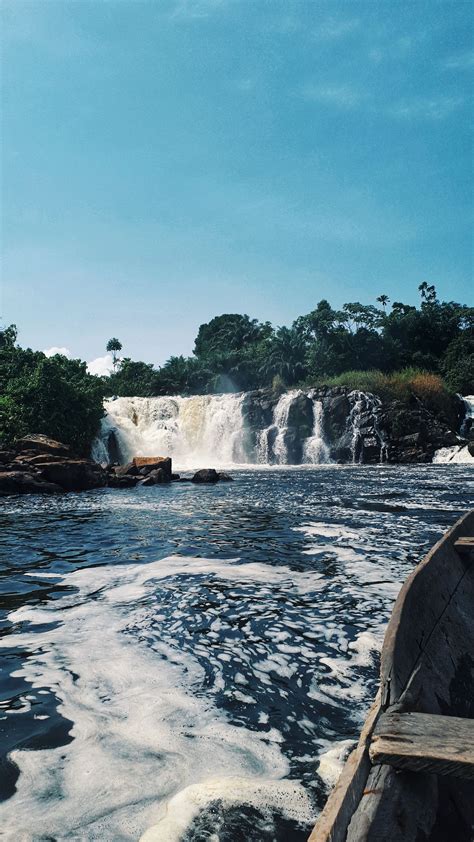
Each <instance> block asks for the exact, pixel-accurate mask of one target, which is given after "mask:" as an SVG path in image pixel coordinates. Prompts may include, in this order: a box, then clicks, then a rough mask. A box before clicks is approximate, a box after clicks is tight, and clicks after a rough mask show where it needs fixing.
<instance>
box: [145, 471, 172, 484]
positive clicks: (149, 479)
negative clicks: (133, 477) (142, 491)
mask: <svg viewBox="0 0 474 842" xmlns="http://www.w3.org/2000/svg"><path fill="white" fill-rule="evenodd" d="M169 481H170V480H169V478H168V475H167V474H166V473H165V471H164V469H163V468H156V470H154V471H150V472H149V473H148V474H147V476H146V477H145V478H144V479H140V480H139V481H138V482H137V486H138V485H144V486H148V485H161V484H162V483H164V482H169Z"/></svg>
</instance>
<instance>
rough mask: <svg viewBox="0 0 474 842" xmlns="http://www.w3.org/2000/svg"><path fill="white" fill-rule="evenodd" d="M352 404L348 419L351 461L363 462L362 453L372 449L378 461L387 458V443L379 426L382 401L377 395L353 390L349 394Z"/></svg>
mask: <svg viewBox="0 0 474 842" xmlns="http://www.w3.org/2000/svg"><path fill="white" fill-rule="evenodd" d="M349 400H350V402H351V404H352V408H351V411H350V413H349V417H348V430H349V434H350V437H351V442H350V447H351V453H352V461H353V462H354V463H355V462H363V461H364V459H363V455H364V451H366V450H367V449H369V448H373V449H375V450H376V451H377V450H378V451H379V453H380V457H379V461H380V462H383V461H384V460H385V459H386V457H387V443H386V441H385V437H384V434H383V431H382V430H381V428H380V425H379V415H380V410H381V408H382V401H381V400H380V398H379V397H377V395H373V394H371V393H367V392H360V391H359V390H357V389H355V390H354V391H353V392H351V393H350V394H349Z"/></svg>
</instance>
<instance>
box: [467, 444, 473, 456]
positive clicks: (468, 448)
mask: <svg viewBox="0 0 474 842" xmlns="http://www.w3.org/2000/svg"><path fill="white" fill-rule="evenodd" d="M467 452H468V453H469V455H470V456H474V441H469V442H468V443H467Z"/></svg>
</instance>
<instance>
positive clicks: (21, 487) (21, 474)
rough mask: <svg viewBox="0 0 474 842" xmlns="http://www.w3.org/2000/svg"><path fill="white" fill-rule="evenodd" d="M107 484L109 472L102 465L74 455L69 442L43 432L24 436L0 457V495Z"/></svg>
mask: <svg viewBox="0 0 474 842" xmlns="http://www.w3.org/2000/svg"><path fill="white" fill-rule="evenodd" d="M12 456H13V458H11V457H12ZM105 485H107V474H106V472H105V471H104V470H103V469H102V468H101V467H100V465H97V463H96V462H93V461H92V460H91V459H81V458H78V457H75V456H74V455H73V454H72V453H71V450H70V448H69V447H68V446H67V445H65V444H62V443H61V442H58V441H54V439H50V438H48V437H47V436H43V435H29V436H25V437H24V438H22V439H20V440H19V441H18V442H17V444H16V446H15V451H14V452H13V451H12V452H11V453H10V452H8V455H7V454H6V452H5V451H4V459H3V460H0V493H1V494H26V493H40V494H54V493H61V492H63V491H85V490H87V489H89V488H101V487H103V486H105Z"/></svg>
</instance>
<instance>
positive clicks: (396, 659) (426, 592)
mask: <svg viewBox="0 0 474 842" xmlns="http://www.w3.org/2000/svg"><path fill="white" fill-rule="evenodd" d="M473 535H474V510H471V511H470V512H467V514H466V515H464V517H462V518H461V519H460V520H458V521H457V523H455V524H454V526H453V527H452V528H451V529H450V530H448V532H447V533H446V534H445V535H443V537H442V538H441V539H440V540H439V541H438V543H437V544H435V546H434V547H433V548H432V549H431V550H430V551H429V553H428V554H427V555H426V556H425V558H424V559H423V560H422V561H421V563H420V564H419V565H418V566H417V567H416V568H415V570H414V571H413V573H412V574H411V575H410V576H409V577H408V579H407V580H406V581H405V583H404V584H403V586H402V588H401V590H400V593H399V595H398V598H397V600H396V602H395V605H394V608H393V611H392V615H391V617H390V621H389V624H388V626H387V631H386V633H385V638H384V644H383V648H382V657H381V664H380V683H381V688H382V706H383V707H384V708H387V707H389V706H391V705H393V704H395V703H396V702H398V701H399V700H400V697H401V695H402V693H403V692H404V691H405V689H406V687H407V685H408V683H409V681H410V678H411V676H412V675H413V673H414V671H415V670H417V669H418V668H419V666H420V665H421V662H422V660H423V654H424V652H425V650H426V647H427V644H428V643H429V641H430V638H431V637H432V634H433V631H434V630H435V629H436V627H437V626H438V624H439V622H440V620H441V619H442V617H443V615H444V612H445V611H446V609H447V607H448V606H449V605H450V603H451V600H452V599H453V596H454V594H455V593H456V591H457V589H458V587H459V585H460V583H461V582H462V580H463V578H464V577H465V576H466V573H468V572H469V566H471V567H472V559H471V564H470V562H469V557H468V558H466V557H465V556H464V555H463V556H460V554H459V553H458V552H457V551H456V550H455V548H454V545H455V543H456V541H458V540H459V539H460V538H464V537H472V536H473ZM449 682H450V677H449V676H448V675H446V686H448V685H449ZM438 689H441V688H438ZM443 689H444V688H443Z"/></svg>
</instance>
